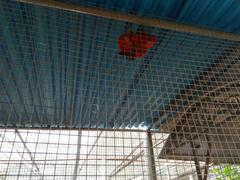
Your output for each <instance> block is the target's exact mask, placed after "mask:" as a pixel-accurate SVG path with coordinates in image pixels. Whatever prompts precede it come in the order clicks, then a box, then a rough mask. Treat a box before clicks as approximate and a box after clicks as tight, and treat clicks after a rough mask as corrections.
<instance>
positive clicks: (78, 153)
mask: <svg viewBox="0 0 240 180" xmlns="http://www.w3.org/2000/svg"><path fill="white" fill-rule="evenodd" d="M81 140H82V131H81V130H80V129H79V130H78V142H77V153H76V162H75V167H74V172H73V180H76V179H77V174H78V166H79V160H80V151H81Z"/></svg>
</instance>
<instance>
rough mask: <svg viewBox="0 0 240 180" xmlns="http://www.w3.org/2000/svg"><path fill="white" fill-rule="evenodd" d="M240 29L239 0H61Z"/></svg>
mask: <svg viewBox="0 0 240 180" xmlns="http://www.w3.org/2000/svg"><path fill="white" fill-rule="evenodd" d="M58 1H61V2H66V3H71V4H80V5H86V6H94V7H95V6H97V7H101V8H106V9H109V10H117V11H120V12H128V13H133V14H137V15H143V16H149V17H155V18H159V19H168V20H174V21H179V22H182V23H187V24H194V25H197V26H202V27H207V28H211V29H218V30H222V31H226V32H232V33H237V34H238V33H240V23H239V17H240V5H239V1H238V0H228V1H227V0H204V1H202V0H183V1H181V0H180V1H179V0H166V1H164V0H163V1H161V0H160V1H155V0H121V1H119V0H58Z"/></svg>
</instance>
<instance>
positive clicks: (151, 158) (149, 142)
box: [146, 131, 157, 180]
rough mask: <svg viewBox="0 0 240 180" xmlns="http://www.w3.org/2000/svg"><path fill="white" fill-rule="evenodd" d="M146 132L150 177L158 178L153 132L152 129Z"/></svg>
mask: <svg viewBox="0 0 240 180" xmlns="http://www.w3.org/2000/svg"><path fill="white" fill-rule="evenodd" d="M146 134H147V164H148V173H149V179H150V180H157V175H156V168H155V159H154V152H153V144H152V134H151V132H150V131H147V133H146Z"/></svg>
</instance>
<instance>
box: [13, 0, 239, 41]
mask: <svg viewBox="0 0 240 180" xmlns="http://www.w3.org/2000/svg"><path fill="white" fill-rule="evenodd" d="M16 1H18V2H22V3H28V4H33V5H38V6H45V7H49V8H54V9H60V10H64V11H70V12H75V13H81V14H87V15H93V16H97V17H103V18H108V19H113V20H120V21H126V22H130V23H136V24H141V25H146V26H151V27H157V28H162V29H168V30H173V31H179V32H184V33H192V34H197V35H202V36H208V37H212V38H220V39H226V40H231V41H240V36H239V35H235V34H232V33H227V32H222V31H217V30H212V29H206V28H201V27H197V26H193V25H187V24H182V23H177V22H170V21H162V20H159V19H156V18H149V17H141V16H136V15H132V14H124V13H120V12H113V11H109V10H106V9H100V8H96V7H86V6H80V5H73V4H66V3H62V2H57V1H53V0H16Z"/></svg>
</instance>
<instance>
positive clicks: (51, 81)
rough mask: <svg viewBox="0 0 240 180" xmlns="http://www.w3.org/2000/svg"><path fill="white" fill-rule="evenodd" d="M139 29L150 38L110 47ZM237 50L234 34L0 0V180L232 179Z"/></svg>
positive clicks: (239, 76)
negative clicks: (129, 48)
mask: <svg viewBox="0 0 240 180" xmlns="http://www.w3.org/2000/svg"><path fill="white" fill-rule="evenodd" d="M139 29H140V30H141V31H144V32H145V34H149V35H150V34H151V36H153V37H156V38H157V41H156V43H155V44H154V45H153V46H152V47H151V48H148V49H147V50H146V49H145V50H144V54H142V56H141V57H138V58H132V57H131V58H129V55H127V54H126V53H125V54H124V53H123V54H121V53H120V54H119V44H118V40H119V37H121V35H123V34H124V33H129V32H130V31H132V32H134V33H135V36H134V37H136V32H138V31H139ZM137 37H139V34H137ZM131 40H132V39H131ZM138 41H139V40H138ZM140 43H142V42H140ZM139 47H140V48H142V47H144V46H143V45H139V44H136V43H135V44H134V51H137V48H139ZM131 53H136V52H131ZM131 55H132V54H131ZM239 55H240V49H239V43H238V42H235V41H230V40H225V39H220V38H213V37H207V36H201V35H196V34H192V33H187V32H186V33H184V32H178V31H173V30H168V29H161V28H155V27H150V26H142V25H139V24H131V23H127V22H125V21H118V20H111V19H107V18H101V17H96V16H91V15H86V14H81V13H72V12H68V11H64V10H61V9H54V8H48V7H43V6H40V5H31V4H27V3H20V2H17V1H12V0H10V1H9V0H2V1H0V127H1V129H0V178H2V179H74V180H75V179H127V180H130V179H131V180H133V179H154V180H155V179H198V180H200V179H217V178H220V179H228V178H229V179H236V180H237V179H240V167H239V160H240V156H239V149H240V136H239V134H240V124H239V123H240V121H239V117H240V111H239V109H240V107H239V106H240V104H239V102H240V98H239V96H240V88H239V87H240V85H239V82H240V72H239V69H240V61H239Z"/></svg>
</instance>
